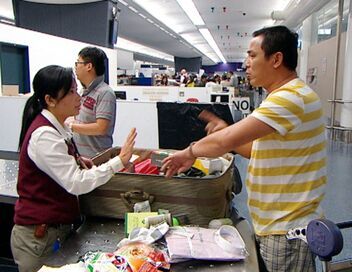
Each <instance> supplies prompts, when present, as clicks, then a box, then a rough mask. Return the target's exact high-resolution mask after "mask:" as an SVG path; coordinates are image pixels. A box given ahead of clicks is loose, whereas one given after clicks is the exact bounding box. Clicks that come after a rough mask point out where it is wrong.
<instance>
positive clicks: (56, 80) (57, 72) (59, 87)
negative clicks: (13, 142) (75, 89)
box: [18, 65, 74, 149]
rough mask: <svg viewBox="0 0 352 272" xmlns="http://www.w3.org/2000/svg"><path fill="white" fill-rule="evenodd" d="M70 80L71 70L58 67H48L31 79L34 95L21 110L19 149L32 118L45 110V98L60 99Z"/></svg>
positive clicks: (68, 87)
mask: <svg viewBox="0 0 352 272" xmlns="http://www.w3.org/2000/svg"><path fill="white" fill-rule="evenodd" d="M72 80H74V77H73V71H72V69H71V68H64V67H61V66H58V65H49V66H46V67H44V68H42V69H40V70H39V71H38V72H37V74H36V75H35V76H34V79H33V90H34V94H33V95H32V96H31V97H30V98H29V99H28V100H27V102H26V105H25V107H24V110H23V116H22V127H21V134H20V139H19V145H18V148H19V149H21V146H22V143H23V140H24V137H25V135H26V133H27V130H28V128H29V127H30V125H31V124H32V122H33V120H34V118H35V117H36V116H37V115H38V114H39V113H40V112H41V111H42V110H43V109H46V108H47V104H46V102H45V96H46V95H50V97H52V98H54V99H62V98H63V97H64V96H65V95H66V94H67V93H68V92H69V91H70V89H71V85H72Z"/></svg>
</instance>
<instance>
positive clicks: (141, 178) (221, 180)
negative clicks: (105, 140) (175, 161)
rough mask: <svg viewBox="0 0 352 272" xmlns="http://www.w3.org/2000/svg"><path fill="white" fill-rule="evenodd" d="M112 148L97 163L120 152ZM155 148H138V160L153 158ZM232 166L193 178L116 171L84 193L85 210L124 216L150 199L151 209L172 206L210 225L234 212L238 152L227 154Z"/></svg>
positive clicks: (174, 211) (191, 220)
mask: <svg viewBox="0 0 352 272" xmlns="http://www.w3.org/2000/svg"><path fill="white" fill-rule="evenodd" d="M119 151H120V150H119V148H111V149H108V150H106V151H105V152H103V153H101V154H99V155H98V156H96V157H95V158H94V159H93V161H94V163H95V164H96V165H99V164H101V163H104V162H106V161H107V160H109V159H110V158H112V157H114V156H116V155H117V154H118V153H119ZM151 152H152V151H151V150H143V149H135V152H134V154H136V155H139V158H138V159H137V160H139V161H142V160H145V159H147V158H150V155H151ZM224 158H225V159H226V160H228V161H229V164H228V167H227V168H226V170H225V171H223V172H222V173H221V174H220V175H219V176H214V177H211V176H209V177H203V178H191V177H173V178H171V179H166V178H165V177H164V176H163V175H144V174H135V173H129V172H119V173H116V174H115V175H114V176H113V177H112V178H111V180H110V181H108V182H107V183H106V184H104V185H102V186H100V187H99V188H97V189H95V190H93V191H92V192H90V193H88V194H85V195H82V196H80V205H81V211H82V213H83V214H85V215H87V216H104V217H111V218H121V219H123V218H124V215H125V213H127V212H133V206H134V204H135V203H137V202H141V201H145V200H149V202H150V206H151V210H152V211H158V209H166V210H169V211H170V213H171V214H172V215H173V216H178V215H179V216H183V217H185V218H186V223H188V224H197V225H208V223H209V222H210V221H211V220H212V219H214V218H223V217H228V216H230V212H231V201H232V198H233V192H234V191H235V189H236V188H235V180H234V178H233V172H234V171H233V167H234V166H233V161H234V156H233V155H231V154H226V155H224Z"/></svg>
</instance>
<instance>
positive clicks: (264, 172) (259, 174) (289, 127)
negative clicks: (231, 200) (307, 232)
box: [246, 79, 327, 235]
mask: <svg viewBox="0 0 352 272" xmlns="http://www.w3.org/2000/svg"><path fill="white" fill-rule="evenodd" d="M252 116H253V117H255V118H257V119H259V120H261V121H262V122H265V123H266V124H268V125H269V126H271V127H273V128H274V129H275V130H276V131H275V132H274V133H271V134H270V135H267V136H265V137H263V138H260V139H257V140H255V141H254V142H253V147H252V152H251V159H250V161H249V165H248V174H247V179H246V184H247V189H248V205H249V210H250V213H251V217H252V219H253V225H254V229H255V232H256V234H257V235H269V234H285V233H287V231H288V230H289V229H291V228H294V227H302V226H306V225H307V224H308V223H309V221H311V220H312V219H315V218H320V217H322V216H323V214H322V211H321V208H320V203H321V200H322V199H323V197H324V194H325V191H324V190H325V185H326V182H327V179H326V138H325V129H324V122H323V113H322V108H321V103H320V99H319V97H318V96H317V94H316V93H315V92H314V91H313V90H312V89H310V88H309V87H308V86H307V85H306V84H305V83H304V82H303V81H301V80H300V79H294V80H292V81H290V82H288V83H287V84H285V85H284V86H282V87H280V88H279V89H277V90H275V91H273V92H271V93H270V94H269V95H268V97H267V98H266V99H265V100H264V101H263V102H262V104H261V105H260V107H259V108H257V109H256V110H255V111H254V112H253V113H252Z"/></svg>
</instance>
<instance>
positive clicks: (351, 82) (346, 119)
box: [341, 0, 352, 127]
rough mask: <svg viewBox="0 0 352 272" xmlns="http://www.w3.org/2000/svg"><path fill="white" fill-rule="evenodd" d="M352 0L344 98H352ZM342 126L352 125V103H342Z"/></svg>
mask: <svg viewBox="0 0 352 272" xmlns="http://www.w3.org/2000/svg"><path fill="white" fill-rule="evenodd" d="M351 5H352V0H350V7H349V12H348V26H347V33H346V51H345V60H344V70H343V87H342V99H343V100H350V101H351V100H352V76H351V75H352V21H351V20H352V7H351ZM341 126H343V127H352V103H345V104H342V108H341Z"/></svg>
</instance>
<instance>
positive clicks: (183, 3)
mask: <svg viewBox="0 0 352 272" xmlns="http://www.w3.org/2000/svg"><path fill="white" fill-rule="evenodd" d="M176 1H177V3H178V4H179V5H180V7H181V8H182V9H183V11H184V12H185V13H186V14H187V16H188V18H189V19H190V20H191V21H192V23H193V24H194V25H198V26H202V25H205V23H204V21H203V19H202V17H201V16H200V14H199V12H198V10H197V8H196V6H195V5H194V3H193V1H192V0H176Z"/></svg>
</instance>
